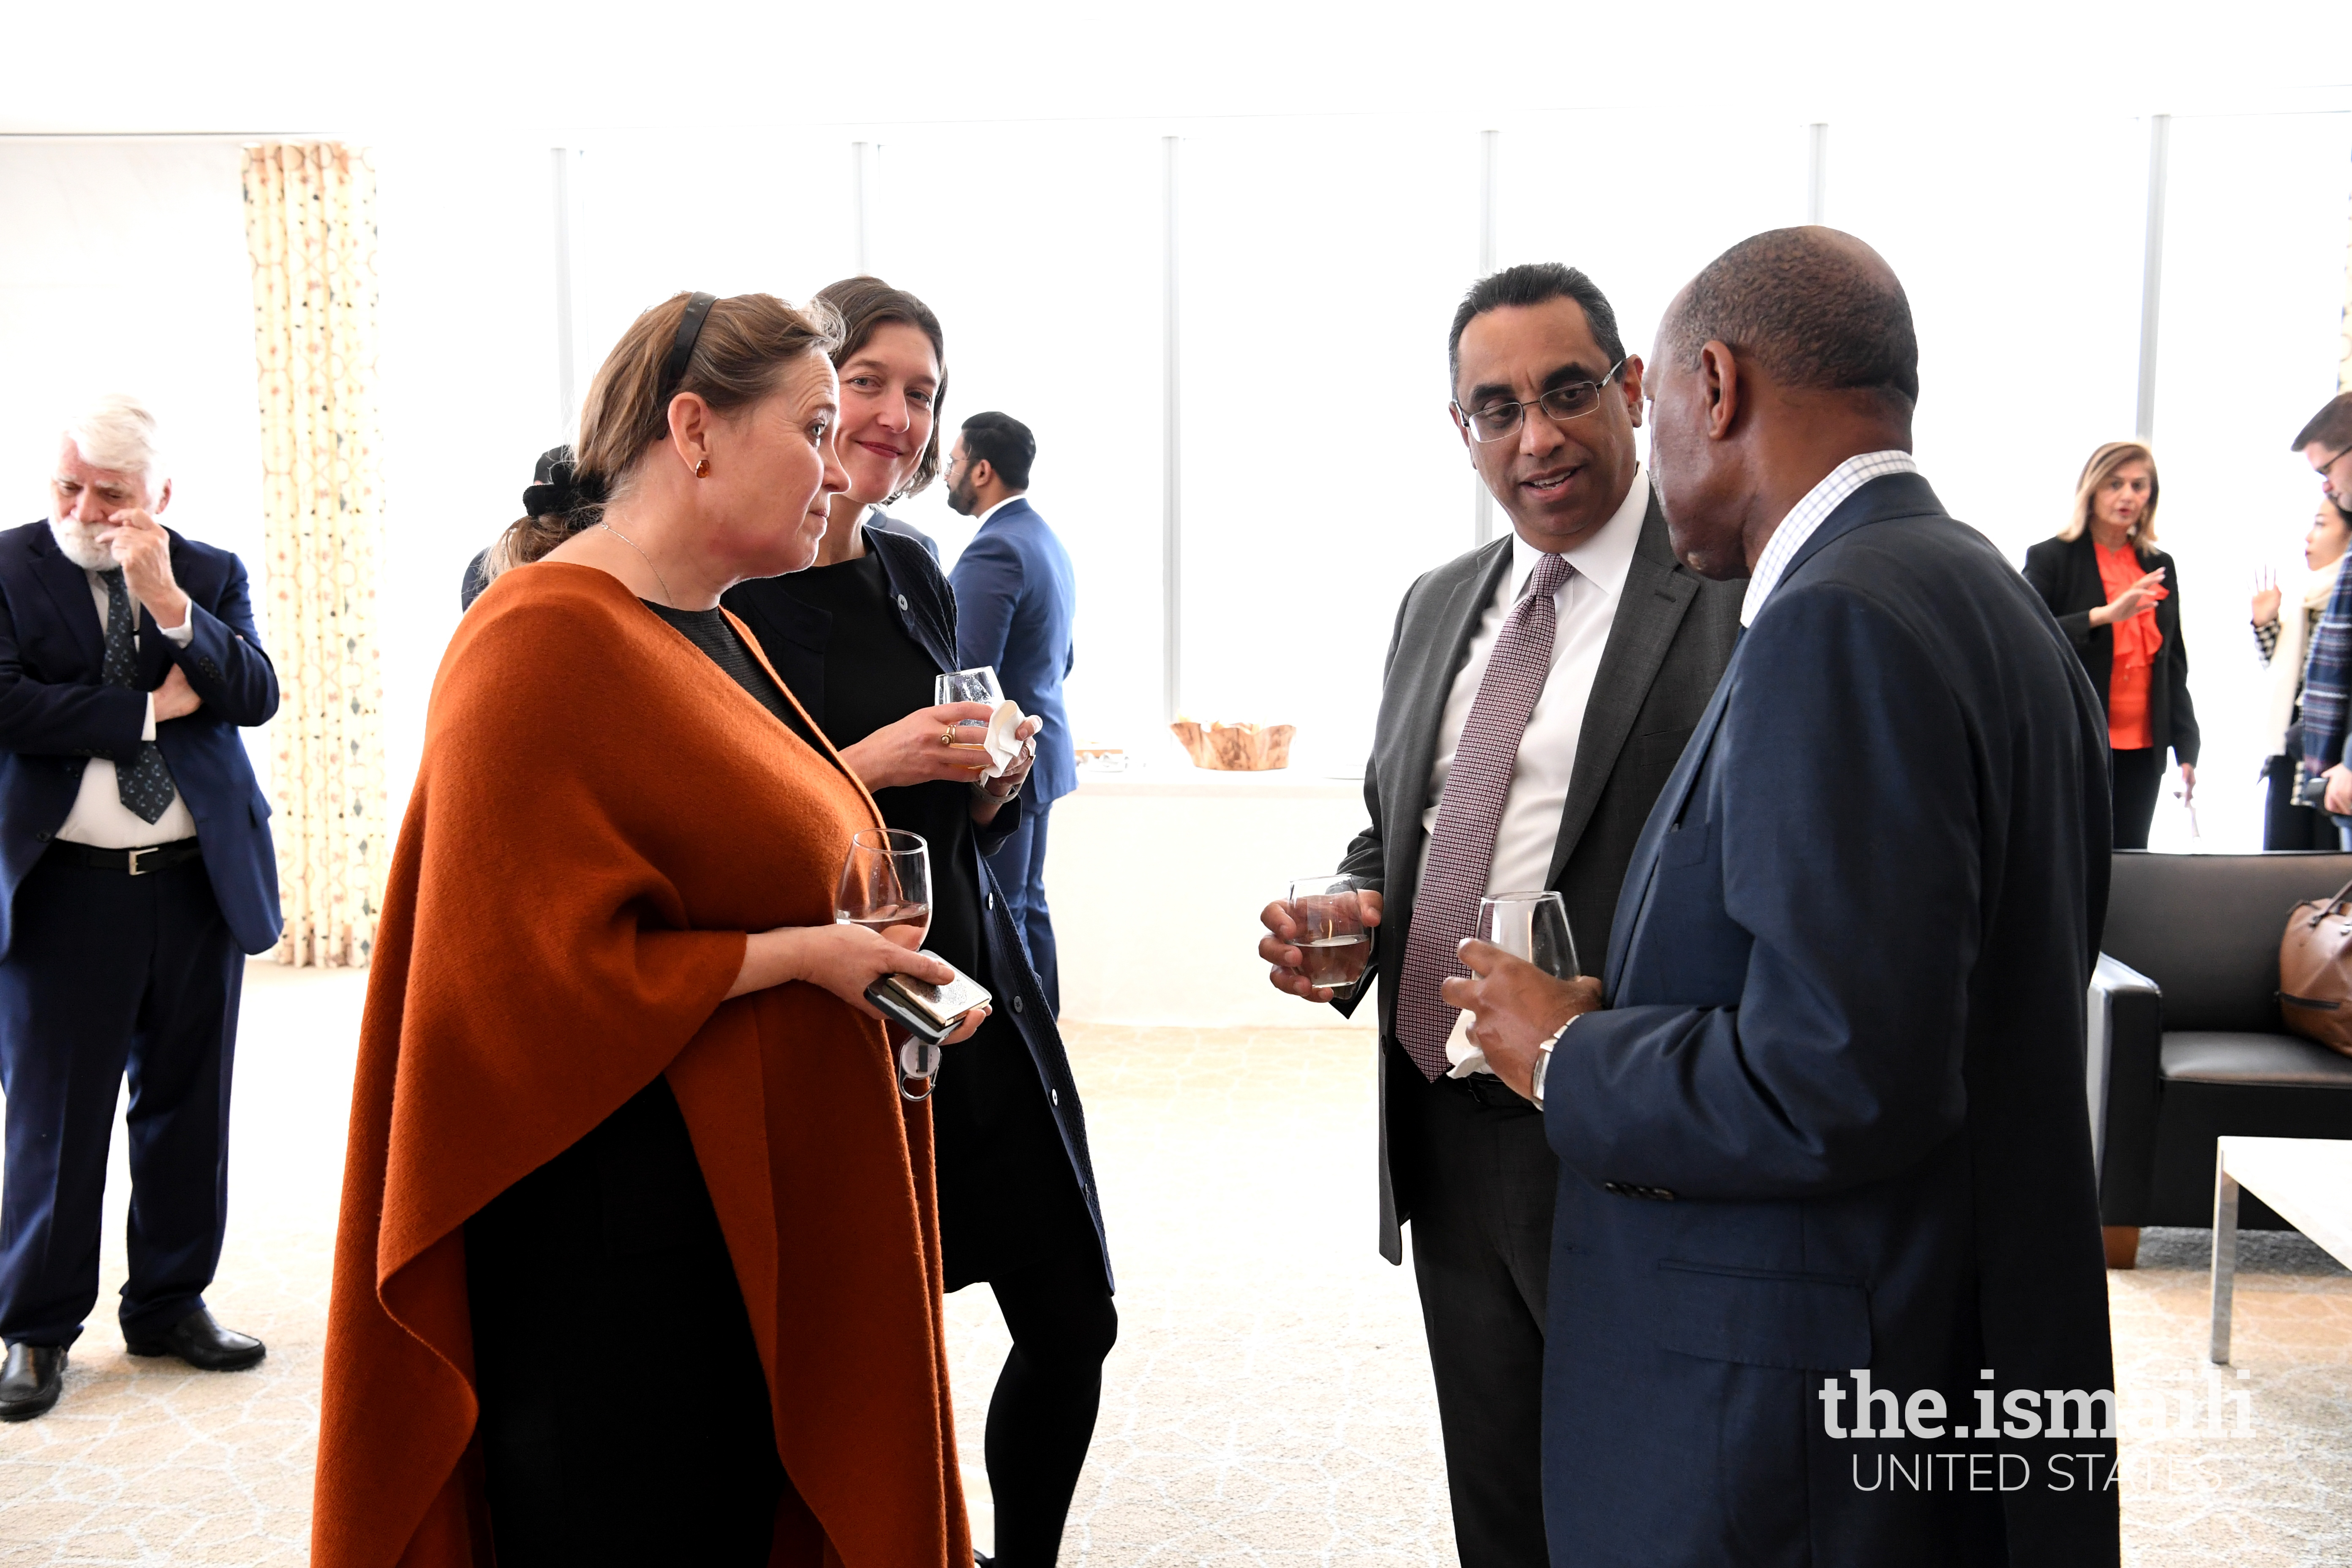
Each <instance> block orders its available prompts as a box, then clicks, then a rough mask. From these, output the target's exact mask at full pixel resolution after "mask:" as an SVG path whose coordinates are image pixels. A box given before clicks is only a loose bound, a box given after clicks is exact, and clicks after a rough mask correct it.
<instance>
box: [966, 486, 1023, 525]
mask: <svg viewBox="0 0 2352 1568" xmlns="http://www.w3.org/2000/svg"><path fill="white" fill-rule="evenodd" d="M1028 499H1029V492H1028V491H1027V490H1014V491H1013V493H1012V494H1011V495H1009V496H1006V497H1005V498H1004V499H1003V500H1001V501H998V502H997V503H996V504H995V505H994V506H992V507H990V508H989V509H988V510H986V511H984V512H982V513H981V514H980V515H979V516H978V517H975V518H973V519H972V520H971V525H972V526H973V527H974V528H985V527H987V526H988V520H989V519H990V518H992V517H994V516H995V515H996V514H997V513H998V512H1000V511H1003V510H1004V509H1005V508H1006V507H1008V506H1011V505H1012V504H1013V502H1014V501H1017V500H1028Z"/></svg>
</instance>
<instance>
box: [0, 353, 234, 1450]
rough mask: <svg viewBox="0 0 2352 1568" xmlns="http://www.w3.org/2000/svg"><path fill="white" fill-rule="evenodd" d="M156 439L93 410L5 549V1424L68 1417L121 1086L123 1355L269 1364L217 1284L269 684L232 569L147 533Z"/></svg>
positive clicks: (0, 649) (138, 410)
mask: <svg viewBox="0 0 2352 1568" xmlns="http://www.w3.org/2000/svg"><path fill="white" fill-rule="evenodd" d="M154 437H155V423H154V419H153V416H151V415H150V414H148V412H147V411H146V410H145V409H144V408H142V407H141V406H140V405H139V404H138V403H136V402H135V401H133V400H132V399H130V398H127V397H122V396H119V395H118V396H110V397H107V398H103V399H100V401H99V402H98V403H96V404H95V405H92V406H91V407H90V408H89V410H88V411H86V412H85V413H84V414H83V415H81V416H79V417H78V418H76V419H75V420H73V421H72V422H71V423H70V424H69V425H68V426H67V428H66V430H65V432H64V436H63V439H62V441H61V442H60V449H59V452H58V465H57V470H56V473H55V475H54V477H53V479H52V500H53V503H54V504H53V509H52V511H51V514H50V518H49V520H48V521H46V522H35V523H28V524H26V526H24V527H22V528H16V529H10V530H8V531H5V532H0V1092H5V1094H6V1096H7V1101H8V1107H7V1154H6V1158H7V1166H6V1172H5V1178H0V1187H5V1192H0V1338H5V1341H6V1342H7V1357H6V1361H5V1364H0V1420H8V1421H22V1420H26V1419H27V1418H29V1417H31V1416H35V1415H41V1414H42V1413H43V1412H45V1411H47V1409H49V1408H50V1406H52V1405H55V1404H56V1403H57V1401H58V1394H59V1392H60V1391H61V1389H62V1387H63V1373H64V1371H65V1363H66V1349H67V1347H68V1346H69V1345H71V1344H72V1343H73V1342H74V1341H75V1340H76V1339H77V1338H78V1337H79V1335H80V1333H81V1330H82V1321H83V1320H84V1319H85V1318H87V1317H88V1316H89V1311H90V1310H91V1309H92V1308H93V1307H95V1306H96V1305H97V1304H98V1254H99V1225H100V1200H101V1199H102V1197H103V1196H104V1194H105V1186H106V1161H107V1143H108V1141H109V1139H110V1137H111V1135H112V1132H113V1125H114V1104H115V1097H116V1093H117V1090H118V1089H119V1088H120V1086H121V1081H122V1079H123V1075H124V1072H125V1070H126V1068H127V1069H128V1071H129V1074H130V1079H131V1103H130V1109H129V1112H128V1115H127V1119H126V1120H127V1123H128V1127H129V1132H130V1141H131V1223H130V1234H129V1238H128V1239H129V1254H130V1258H129V1261H130V1279H129V1280H128V1282H126V1283H125V1284H124V1286H123V1288H122V1303H121V1310H120V1320H121V1325H122V1338H123V1343H124V1345H125V1346H126V1347H127V1348H128V1349H129V1350H130V1352H131V1354H133V1355H174V1356H178V1357H179V1358H180V1359H181V1360H183V1361H185V1362H187V1363H189V1364H191V1365H193V1366H196V1367H199V1368H202V1369H205V1370H206V1371H216V1372H231V1371H236V1370H238V1369H240V1368H244V1367H248V1366H251V1365H253V1364H254V1363H257V1362H258V1361H260V1360H261V1358H262V1355H263V1353H264V1349H263V1346H262V1343H261V1342H260V1341H259V1340H257V1339H254V1338H252V1337H251V1336H249V1335H246V1334H240V1333H236V1332H234V1331H231V1330H228V1329H225V1328H223V1327H222V1326H221V1325H220V1324H219V1323H218V1322H216V1321H215V1320H214V1318H213V1315H212V1313H211V1312H210V1311H209V1310H206V1308H205V1299H204V1292H205V1287H206V1286H208V1285H210V1284H211V1283H212V1279H213V1271H214V1269H215V1268H216V1267H217V1266H218V1264H219V1262H220V1249H221V1237H222V1232H223V1230H224V1228H225V1227H226V1222H227V1215H228V1112H229V1079H230V1069H231V1063H232V1061H233V1059H234V1055H235V1048H236V1013H237V1001H238V997H239V994H240V991H241V988H242V985H243V982H244V978H245V955H246V954H247V953H249V952H266V951H267V950H268V949H269V948H271V947H273V946H275V945H276V943H277V942H278V861H277V855H276V853H275V851H274V850H273V848H272V847H271V845H270V840H269V828H268V816H269V806H268V803H267V802H266V801H264V800H263V799H262V795H261V790H260V787H259V785H258V784H257V783H256V782H255V780H254V775H253V766H252V763H250V762H249V761H247V757H246V752H245V745H244V742H243V741H242V740H241V739H240V738H239V736H238V734H237V731H238V729H239V727H240V726H246V725H255V724H260V723H263V722H265V721H267V720H268V718H269V716H270V715H271V714H272V713H275V712H276V711H277V710H278V677H277V672H276V671H275V670H274V669H273V668H271V667H270V663H269V659H268V656H267V655H266V654H264V653H263V652H262V651H261V639H260V637H259V636H258V634H257V633H256V631H255V630H254V625H253V605H252V602H251V599H250V596H249V595H248V594H247V588H246V578H245V568H244V567H243V566H242V565H241V564H239V563H238V561H237V559H236V556H234V555H232V554H230V553H229V552H226V551H224V550H215V549H213V548H212V547H210V546H208V545H204V544H198V543H195V542H194V541H192V540H188V539H184V538H183V537H181V536H180V535H179V534H177V533H174V532H172V531H170V530H168V529H166V528H164V527H163V524H162V523H160V522H158V521H156V514H157V513H160V512H162V511H163V509H164V508H165V506H167V505H168V504H169V503H170V501H171V499H172V487H171V484H170V482H169V481H168V480H165V479H163V476H162V474H161V472H160V471H159V470H158V468H157V465H156V461H155V439H154ZM159 481H160V488H158V484H159Z"/></svg>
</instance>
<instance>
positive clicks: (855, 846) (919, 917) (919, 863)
mask: <svg viewBox="0 0 2352 1568" xmlns="http://www.w3.org/2000/svg"><path fill="white" fill-rule="evenodd" d="M833 918H834V920H835V921H836V922H838V923H840V924H843V925H858V926H864V927H865V928H866V930H867V931H879V932H880V933H881V934H882V935H884V936H886V937H888V938H889V939H890V940H891V941H892V942H897V943H898V945H899V946H900V947H903V948H905V949H906V950H907V951H908V952H914V951H915V950H917V949H918V948H920V947H921V946H922V945H923V938H924V937H925V936H927V935H928V934H929V931H930V929H931V847H930V845H929V843H927V842H925V840H924V838H923V836H922V835H921V834H919V833H908V832H907V831H905V830H904V829H902V828H897V827H887V828H878V829H877V828H872V827H861V828H859V829H858V830H857V831H856V833H854V834H852V835H850V838H849V853H848V855H847V856H846V857H845V858H843V860H842V862H841V882H840V885H839V887H838V889H836V890H835V893H834V897H833ZM939 1058H940V1047H939V1045H938V1043H937V1042H935V1041H931V1040H926V1039H923V1038H921V1037H919V1036H918V1037H909V1038H908V1040H907V1043H906V1044H904V1045H902V1046H900V1047H898V1070H899V1072H900V1073H901V1074H902V1075H903V1076H904V1077H906V1078H908V1079H921V1080H923V1081H925V1082H928V1081H929V1079H930V1078H931V1076H932V1075H933V1074H935V1073H937V1072H938V1071H939V1069H940V1061H939ZM901 1092H905V1091H904V1088H903V1086H902V1088H901ZM929 1092H930V1090H929V1089H925V1090H924V1091H923V1094H929ZM908 1098H909V1099H914V1100H920V1099H921V1098H923V1095H909V1096H908Z"/></svg>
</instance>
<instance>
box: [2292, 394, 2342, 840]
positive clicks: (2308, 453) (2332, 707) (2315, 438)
mask: <svg viewBox="0 0 2352 1568" xmlns="http://www.w3.org/2000/svg"><path fill="white" fill-rule="evenodd" d="M2293 446H2294V449H2295V450H2296V451H2298V452H2300V453H2302V454H2303V456H2304V459H2305V461H2306V462H2308V463H2309V464H2310V465H2311V467H2312V469H2313V471H2314V472H2315V473H2317V474H2318V475H2319V489H2320V493H2321V494H2322V495H2325V496H2326V498H2327V499H2328V500H2332V501H2334V502H2335V503H2336V505H2337V506H2339V507H2343V508H2345V509H2346V510H2352V392H2339V393H2337V394H2336V395H2335V396H2334V397H2331V398H2329V399H2328V400H2327V403H2326V405H2325V406H2324V407H2322V408H2321V409H2320V411H2319V412H2318V413H2316V414H2315V415H2313V416H2311V420H2310V422H2309V423H2308V424H2306V425H2305V426H2304V427H2303V429H2302V430H2301V432H2299V433H2298V434H2297V435H2296V436H2295V438H2294V443H2293ZM2347 588H2352V573H2346V574H2344V575H2343V576H2340V577H2338V578H2337V579H2336V592H2335V593H2334V594H2333V595H2330V596H2329V598H2328V601H2327V608H2326V611H2325V612H2323V613H2322V614H2321V616H2320V617H2319V625H2318V626H2317V627H2316V628H2315V629H2314V631H2313V632H2312V634H2311V654H2310V662H2309V664H2308V665H2306V666H2305V671H2304V679H2303V759H2304V766H2305V768H2307V769H2309V770H2310V771H2311V772H2313V773H2318V774H2319V775H2320V776H2321V777H2323V778H2325V779H2326V781H2327V794H2326V802H2325V804H2326V809H2327V811H2328V812H2329V813H2330V814H2331V815H2332V816H2335V818H2336V830H2337V831H2338V832H2339V833H2341V834H2342V835H2343V838H2344V847H2346V848H2347V849H2352V824H2347V819H2352V766H2347V765H2346V763H2347V758H2346V755H2345V742H2346V739H2347V734H2346V731H2347V729H2352V724H2347V718H2346V710H2347V698H2348V697H2352V593H2347ZM2305 799H2306V801H2307V800H2308V799H2309V797H2308V796H2306V797H2305Z"/></svg>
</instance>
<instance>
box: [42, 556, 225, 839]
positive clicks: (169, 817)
mask: <svg viewBox="0 0 2352 1568" xmlns="http://www.w3.org/2000/svg"><path fill="white" fill-rule="evenodd" d="M83 575H84V576H86V577H88V578H89V593H90V597H91V598H93V599H95V600H97V601H98V629H99V635H100V637H103V636H105V635H106V580H105V579H104V578H102V577H100V575H99V574H97V573H95V572H85V573H84V574H83ZM128 591H129V590H128V589H127V588H126V589H125V592H128ZM138 613H139V606H138V604H137V602H136V601H135V600H134V601H133V602H132V604H131V614H132V615H134V616H135V615H137V614H138ZM195 623H196V617H195V612H194V611H193V610H191V611H190V612H189V613H188V615H187V616H186V617H185V618H184V619H183V620H182V621H181V622H180V624H179V625H178V626H160V627H158V628H157V629H158V630H159V631H161V632H162V633H163V635H164V636H165V637H169V638H171V639H172V640H173V642H175V643H177V644H179V645H180V646H181V647H187V646H188V645H189V644H190V643H192V642H194V641H195V640H196V624H195ZM131 643H132V646H133V647H136V646H137V644H138V635H137V634H136V633H135V632H134V633H133V634H132V636H131ZM139 738H140V739H141V740H142V741H152V740H153V739H154V738H155V694H154V693H153V692H152V691H151V692H149V693H148V694H147V724H146V727H145V728H144V729H142V731H140V732H139ZM195 836H196V819H195V818H194V817H193V816H189V815H188V797H187V796H186V795H179V794H174V795H173V796H172V804H171V805H167V806H165V807H164V808H163V816H159V817H157V818H156V819H155V820H154V821H153V822H152V823H150V822H142V821H141V820H139V814H138V813H137V812H135V811H132V810H131V808H130V807H129V806H127V805H123V804H122V796H121V794H120V792H118V791H117V789H116V787H115V781H114V762H113V759H112V758H110V757H92V758H90V759H89V763H87V764H86V765H85V766H84V767H83V768H82V771H81V791H80V793H79V794H78V795H75V796H74V804H73V809H72V810H71V811H69V812H68V813H66V820H65V826H62V827H60V828H58V837H59V838H62V839H64V840H65V841H66V842H67V843H68V844H87V845H89V847H91V848H93V849H144V848H146V847H149V846H150V845H154V844H173V843H176V842H178V841H179V840H180V839H183V838H194V837H195Z"/></svg>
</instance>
